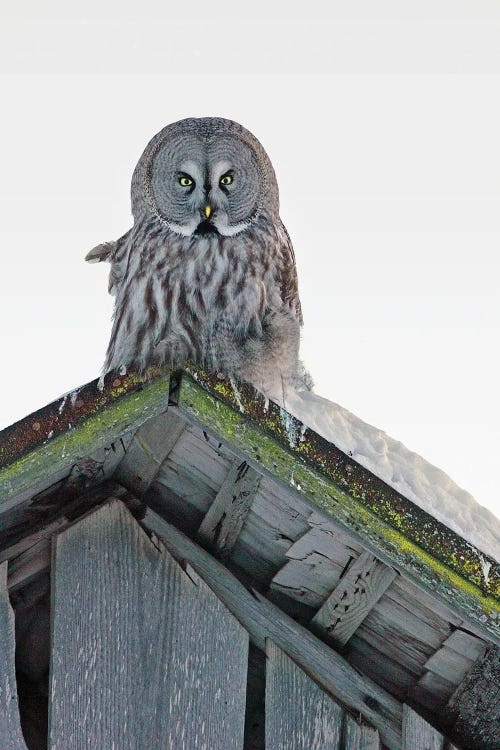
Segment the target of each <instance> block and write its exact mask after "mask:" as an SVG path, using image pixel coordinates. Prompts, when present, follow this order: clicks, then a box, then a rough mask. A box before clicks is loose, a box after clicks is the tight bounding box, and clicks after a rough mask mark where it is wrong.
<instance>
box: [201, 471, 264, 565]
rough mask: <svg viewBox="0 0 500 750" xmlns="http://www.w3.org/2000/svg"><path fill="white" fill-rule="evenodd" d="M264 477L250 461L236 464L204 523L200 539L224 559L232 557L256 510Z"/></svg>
mask: <svg viewBox="0 0 500 750" xmlns="http://www.w3.org/2000/svg"><path fill="white" fill-rule="evenodd" d="M260 476H261V475H260V474H258V473H257V472H256V471H255V469H252V467H251V466H249V465H248V464H247V462H246V461H239V460H237V461H235V462H234V463H233V465H232V466H231V469H230V470H229V473H228V475H227V477H226V479H225V481H224V483H223V485H222V487H221V488H220V490H219V492H218V493H217V495H216V497H215V500H214V501H213V503H212V505H211V506H210V508H209V510H208V512H207V513H206V515H205V518H204V519H203V521H202V523H201V525H200V528H199V529H198V536H199V537H200V539H202V540H203V541H204V542H207V543H208V544H209V545H211V546H213V547H214V548H215V550H216V551H217V553H218V554H219V555H220V556H221V557H226V556H228V555H229V554H230V552H231V550H232V549H233V547H234V545H235V544H236V540H237V538H238V535H239V533H240V531H241V528H242V526H243V524H244V523H245V519H246V517H247V515H248V513H249V511H250V508H251V507H252V502H253V499H254V497H255V493H256V492H257V489H258V487H259V482H260Z"/></svg>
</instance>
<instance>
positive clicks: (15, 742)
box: [0, 562, 26, 750]
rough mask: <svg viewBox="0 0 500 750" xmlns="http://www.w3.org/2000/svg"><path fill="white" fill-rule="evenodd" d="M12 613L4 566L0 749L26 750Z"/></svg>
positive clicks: (0, 580) (0, 579)
mask: <svg viewBox="0 0 500 750" xmlns="http://www.w3.org/2000/svg"><path fill="white" fill-rule="evenodd" d="M14 659H15V634H14V613H13V611H12V607H11V606H10V601H9V596H8V593H7V563H6V562H4V563H2V564H1V565H0V748H1V749H2V750H26V745H25V743H24V739H23V735H22V732H21V724H20V722H19V707H18V702H17V688H16V673H15V667H14Z"/></svg>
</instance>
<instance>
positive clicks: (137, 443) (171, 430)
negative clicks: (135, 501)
mask: <svg viewBox="0 0 500 750" xmlns="http://www.w3.org/2000/svg"><path fill="white" fill-rule="evenodd" d="M185 428H186V422H185V421H184V420H183V419H182V418H181V417H180V416H179V415H178V414H176V413H175V411H174V410H173V409H172V410H168V411H167V412H163V413H162V414H158V415H157V416H156V417H152V418H151V419H149V420H148V421H147V422H146V423H145V424H143V425H142V426H141V427H139V429H138V430H137V432H136V433H135V435H134V437H133V439H132V442H131V443H130V445H129V447H128V450H127V452H126V454H125V456H124V457H123V459H122V461H121V462H120V463H119V465H118V467H117V469H116V471H115V474H114V477H115V479H116V480H117V481H119V482H121V483H122V484H123V485H124V486H125V487H127V489H129V490H130V491H131V492H133V493H134V495H136V496H137V497H142V495H143V494H144V493H145V492H146V490H147V489H148V488H149V486H150V485H151V483H152V482H153V481H154V479H155V477H156V475H157V474H158V472H159V471H160V468H161V465H162V463H163V461H164V460H165V459H166V457H167V456H168V454H169V453H170V451H171V450H172V448H173V447H174V445H175V444H176V443H177V441H178V440H179V438H180V436H181V434H182V433H183V432H184V430H185Z"/></svg>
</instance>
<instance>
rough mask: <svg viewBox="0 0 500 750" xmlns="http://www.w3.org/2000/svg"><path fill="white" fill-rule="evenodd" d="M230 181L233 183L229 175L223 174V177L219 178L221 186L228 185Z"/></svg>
mask: <svg viewBox="0 0 500 750" xmlns="http://www.w3.org/2000/svg"><path fill="white" fill-rule="evenodd" d="M232 181H233V178H232V176H231V175H230V174H225V175H224V177H221V178H220V184H221V185H230V184H231V183H232Z"/></svg>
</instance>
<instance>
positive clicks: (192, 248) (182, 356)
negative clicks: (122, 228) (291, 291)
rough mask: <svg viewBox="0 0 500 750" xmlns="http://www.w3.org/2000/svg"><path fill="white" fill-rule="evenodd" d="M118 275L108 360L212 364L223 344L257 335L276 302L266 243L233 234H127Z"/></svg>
mask: <svg viewBox="0 0 500 750" xmlns="http://www.w3.org/2000/svg"><path fill="white" fill-rule="evenodd" d="M127 245H128V247H126V248H123V250H122V253H121V257H119V258H117V263H118V264H119V267H118V268H116V269H113V270H114V273H115V275H116V276H117V277H118V278H119V282H118V284H117V299H116V307H115V321H114V327H113V333H112V337H111V341H110V348H109V351H108V362H107V367H109V368H114V367H120V366H122V365H124V364H125V365H129V364H132V363H134V364H136V365H139V366H140V367H146V366H147V365H149V364H153V363H155V364H163V363H165V362H166V363H170V364H173V365H176V364H181V363H182V362H183V361H187V360H193V361H197V362H204V363H205V364H207V365H212V366H216V364H217V361H218V359H220V356H221V350H222V349H224V348H228V347H231V346H233V345H234V344H235V342H236V343H238V342H239V343H241V342H244V341H245V340H247V339H248V338H249V337H254V338H259V337H260V336H261V335H262V322H263V319H264V316H265V315H266V312H267V311H268V310H270V309H271V310H272V309H278V308H279V306H280V305H281V298H280V295H279V285H278V283H277V269H276V265H275V263H274V255H275V253H274V252H273V249H272V245H271V247H269V245H268V243H267V242H265V241H260V242H256V241H255V240H254V239H253V241H249V238H248V237H245V233H242V235H238V236H236V237H220V236H217V235H215V236H207V237H179V236H173V235H169V236H167V237H163V236H161V235H159V236H158V237H151V235H149V237H148V239H147V240H146V241H145V242H143V243H142V245H141V244H139V243H137V237H131V238H130V242H128V243H127Z"/></svg>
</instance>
